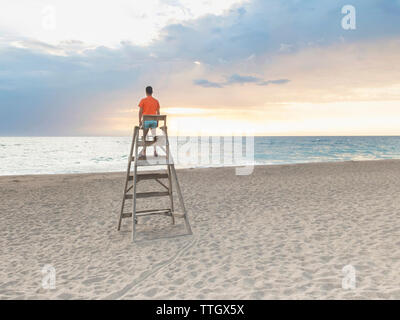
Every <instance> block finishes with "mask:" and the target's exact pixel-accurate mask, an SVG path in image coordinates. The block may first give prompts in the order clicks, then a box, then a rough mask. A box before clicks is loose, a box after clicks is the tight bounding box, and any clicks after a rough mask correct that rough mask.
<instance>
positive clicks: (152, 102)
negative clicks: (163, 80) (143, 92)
mask: <svg viewBox="0 0 400 320" xmlns="http://www.w3.org/2000/svg"><path fill="white" fill-rule="evenodd" d="M139 107H140V108H142V110H143V114H157V110H159V109H160V104H159V103H158V100H157V99H154V98H153V97H151V96H149V97H146V98H143V99H142V100H140V102H139Z"/></svg>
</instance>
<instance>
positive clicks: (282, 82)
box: [258, 79, 290, 86]
mask: <svg viewBox="0 0 400 320" xmlns="http://www.w3.org/2000/svg"><path fill="white" fill-rule="evenodd" d="M289 82H290V80H289V79H277V80H267V81H261V82H259V83H258V85H260V86H267V85H269V84H286V83H289Z"/></svg>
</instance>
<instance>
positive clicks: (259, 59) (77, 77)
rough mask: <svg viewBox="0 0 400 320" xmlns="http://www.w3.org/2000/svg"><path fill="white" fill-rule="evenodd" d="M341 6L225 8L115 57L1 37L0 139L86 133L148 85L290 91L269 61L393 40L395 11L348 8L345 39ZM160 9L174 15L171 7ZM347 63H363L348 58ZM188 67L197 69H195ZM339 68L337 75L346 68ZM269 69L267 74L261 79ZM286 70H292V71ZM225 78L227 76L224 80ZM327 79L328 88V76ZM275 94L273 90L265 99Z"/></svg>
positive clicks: (287, 1) (386, 4)
mask: <svg viewBox="0 0 400 320" xmlns="http://www.w3.org/2000/svg"><path fill="white" fill-rule="evenodd" d="M345 4H347V3H346V2H345V1H329V0H324V1H321V0H309V1H301V2H300V1H298V0H270V1H264V0H263V1H262V0H254V1H251V2H249V3H245V4H243V5H236V6H233V7H232V8H231V9H230V10H228V11H225V12H224V13H223V14H219V15H214V14H208V15H203V16H201V17H200V18H196V19H191V20H187V21H183V22H180V23H173V24H170V25H167V26H166V27H164V28H163V29H162V30H161V32H160V34H159V35H158V37H157V38H156V39H155V40H153V41H152V42H151V43H150V44H148V45H146V46H138V45H135V44H132V43H131V42H129V41H123V42H120V44H119V45H118V46H116V47H114V48H109V47H107V46H98V47H92V46H89V45H88V44H86V43H83V42H82V41H80V39H72V40H70V41H64V42H60V43H59V44H54V43H53V44H51V45H50V44H47V43H45V42H43V41H38V40H35V39H31V38H29V37H23V36H18V37H17V36H15V35H11V34H10V33H7V32H5V33H2V37H1V38H0V135H2V134H3V135H4V134H15V135H20V134H26V135H30V134H46V135H51V134H74V133H76V132H82V131H80V130H81V128H84V127H85V125H86V124H87V123H92V122H94V121H97V119H98V118H99V117H100V116H103V115H104V114H107V113H112V112H113V110H114V109H115V107H116V105H118V104H117V103H119V101H118V99H119V98H118V97H119V96H121V95H126V96H129V98H130V99H131V101H134V102H132V103H135V104H136V101H135V99H136V98H137V96H138V95H139V94H142V90H143V89H142V88H143V87H144V86H145V85H147V84H148V83H156V84H157V85H158V86H159V87H161V86H167V85H170V83H172V82H173V81H180V82H179V86H178V87H180V88H182V86H187V87H194V90H196V89H198V88H197V87H203V88H226V89H229V88H230V87H234V86H235V85H240V84H249V85H251V84H254V86H248V87H251V88H253V87H255V88H256V87H257V86H266V85H284V84H287V83H288V82H289V79H291V81H293V83H295V80H296V78H295V77H292V74H291V73H290V72H291V70H290V69H289V66H286V65H282V66H274V65H273V62H274V61H276V57H280V56H283V57H286V56H290V55H296V54H298V53H299V52H302V50H310V49H314V48H329V47H330V46H332V45H334V44H338V43H344V44H354V43H359V42H363V41H370V42H374V41H376V40H381V39H386V38H390V37H392V38H396V37H398V36H399V35H400V20H399V19H398V15H397V14H396V13H398V12H399V10H400V3H399V1H396V2H394V1H391V2H390V1H385V0H369V1H365V0H353V1H352V5H353V6H355V7H356V10H357V29H356V30H352V31H346V30H343V29H342V28H341V19H342V17H343V15H342V14H341V7H342V6H343V5H345ZM169 5H173V6H178V7H179V3H178V2H175V1H170V2H169ZM96 18H97V19H99V17H96ZM85 19H86V17H85ZM101 20H102V21H104V19H101ZM113 22H115V21H113V20H111V22H110V23H111V24H113ZM70 23H71V24H73V23H74V21H73V20H71V21H70ZM21 25H23V24H21ZM66 27H68V23H67V24H66ZM82 31H85V30H82ZM86 31H87V30H86ZM111 33H112V32H111ZM128 33H129V32H128ZM74 34H75V33H74ZM76 34H77V35H79V32H78V33H76ZM122 34H124V35H125V34H127V32H123V33H122ZM96 40H98V39H97V38H96ZM380 43H381V44H382V43H384V41H383V42H380ZM352 54H353V53H352ZM354 55H356V56H362V53H360V52H356V51H355V52H354ZM249 57H251V59H250V58H249ZM274 59H275V60H274ZM299 59H300V58H299ZM321 59H322V58H321ZM360 59H361V58H360ZM193 61H201V64H200V65H195V64H194V63H193ZM302 62H304V65H302V68H301V69H302V70H301V71H302V72H303V73H306V72H308V71H309V70H310V69H312V68H313V66H314V64H313V61H309V60H307V61H296V65H298V64H299V63H302ZM340 63H341V64H342V65H345V64H346V60H343V61H341V62H340ZM338 65H339V63H338ZM343 67H346V66H343ZM194 68H196V70H194ZM272 68H273V69H274V70H275V72H274V73H270V72H269V70H270V69H272ZM292 68H293V69H294V68H297V67H296V66H294V65H292ZM380 71H382V69H379V70H377V72H376V74H379V72H380ZM224 75H229V76H227V77H225V78H224ZM266 75H268V76H266ZM297 77H298V75H297ZM265 78H267V79H266V80H265ZM176 79H178V80H176ZM192 79H195V80H192ZM208 79H225V81H223V80H222V81H219V82H218V81H211V80H208ZM332 79H333V80H332V81H334V80H335V79H336V78H335V75H334V74H332ZM335 81H336V80H335ZM359 81H361V80H359ZM315 82H316V83H318V82H319V81H318V79H317V80H316V81H315ZM191 83H193V84H194V86H191V85H190V84H191ZM296 83H298V82H296ZM246 88H247V86H246ZM284 88H285V87H279V88H278V87H274V90H279V89H281V90H284ZM258 89H259V90H261V89H262V88H260V87H259V88H258ZM182 91H183V92H184V91H185V90H180V92H182ZM210 91H213V92H220V91H221V90H210ZM232 91H234V90H232ZM234 93H235V94H237V93H236V92H234ZM176 94H178V93H176ZM201 94H203V93H201ZM224 99H227V98H226V96H224ZM243 99H244V98H243ZM192 100H193V99H192ZM192 100H191V101H192ZM237 100H239V99H238V98H237V97H236V101H237ZM234 103H235V101H230V100H227V101H226V102H225V104H226V105H229V104H234ZM125 107H126V106H125Z"/></svg>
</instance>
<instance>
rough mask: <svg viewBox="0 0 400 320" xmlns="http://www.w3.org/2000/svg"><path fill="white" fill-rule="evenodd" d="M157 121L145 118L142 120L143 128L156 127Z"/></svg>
mask: <svg viewBox="0 0 400 320" xmlns="http://www.w3.org/2000/svg"><path fill="white" fill-rule="evenodd" d="M157 126H158V123H157V121H156V120H146V121H144V122H143V128H144V129H149V128H153V129H154V128H157Z"/></svg>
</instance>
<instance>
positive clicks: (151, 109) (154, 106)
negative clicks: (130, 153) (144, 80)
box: [139, 86, 160, 159]
mask: <svg viewBox="0 0 400 320" xmlns="http://www.w3.org/2000/svg"><path fill="white" fill-rule="evenodd" d="M139 108H140V110H139V126H141V127H142V126H143V129H144V130H143V140H146V136H147V133H148V132H149V129H151V134H152V135H153V137H154V136H155V135H156V128H157V126H158V122H157V121H155V120H147V121H144V122H143V115H147V114H148V115H155V114H160V104H159V102H158V100H157V99H154V98H153V88H152V87H150V86H149V87H146V98H143V99H142V100H140V102H139ZM154 156H155V157H157V156H158V154H157V151H156V147H155V146H154ZM145 157H146V145H145V146H143V150H142V151H141V152H140V155H139V158H141V159H143V158H145Z"/></svg>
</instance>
